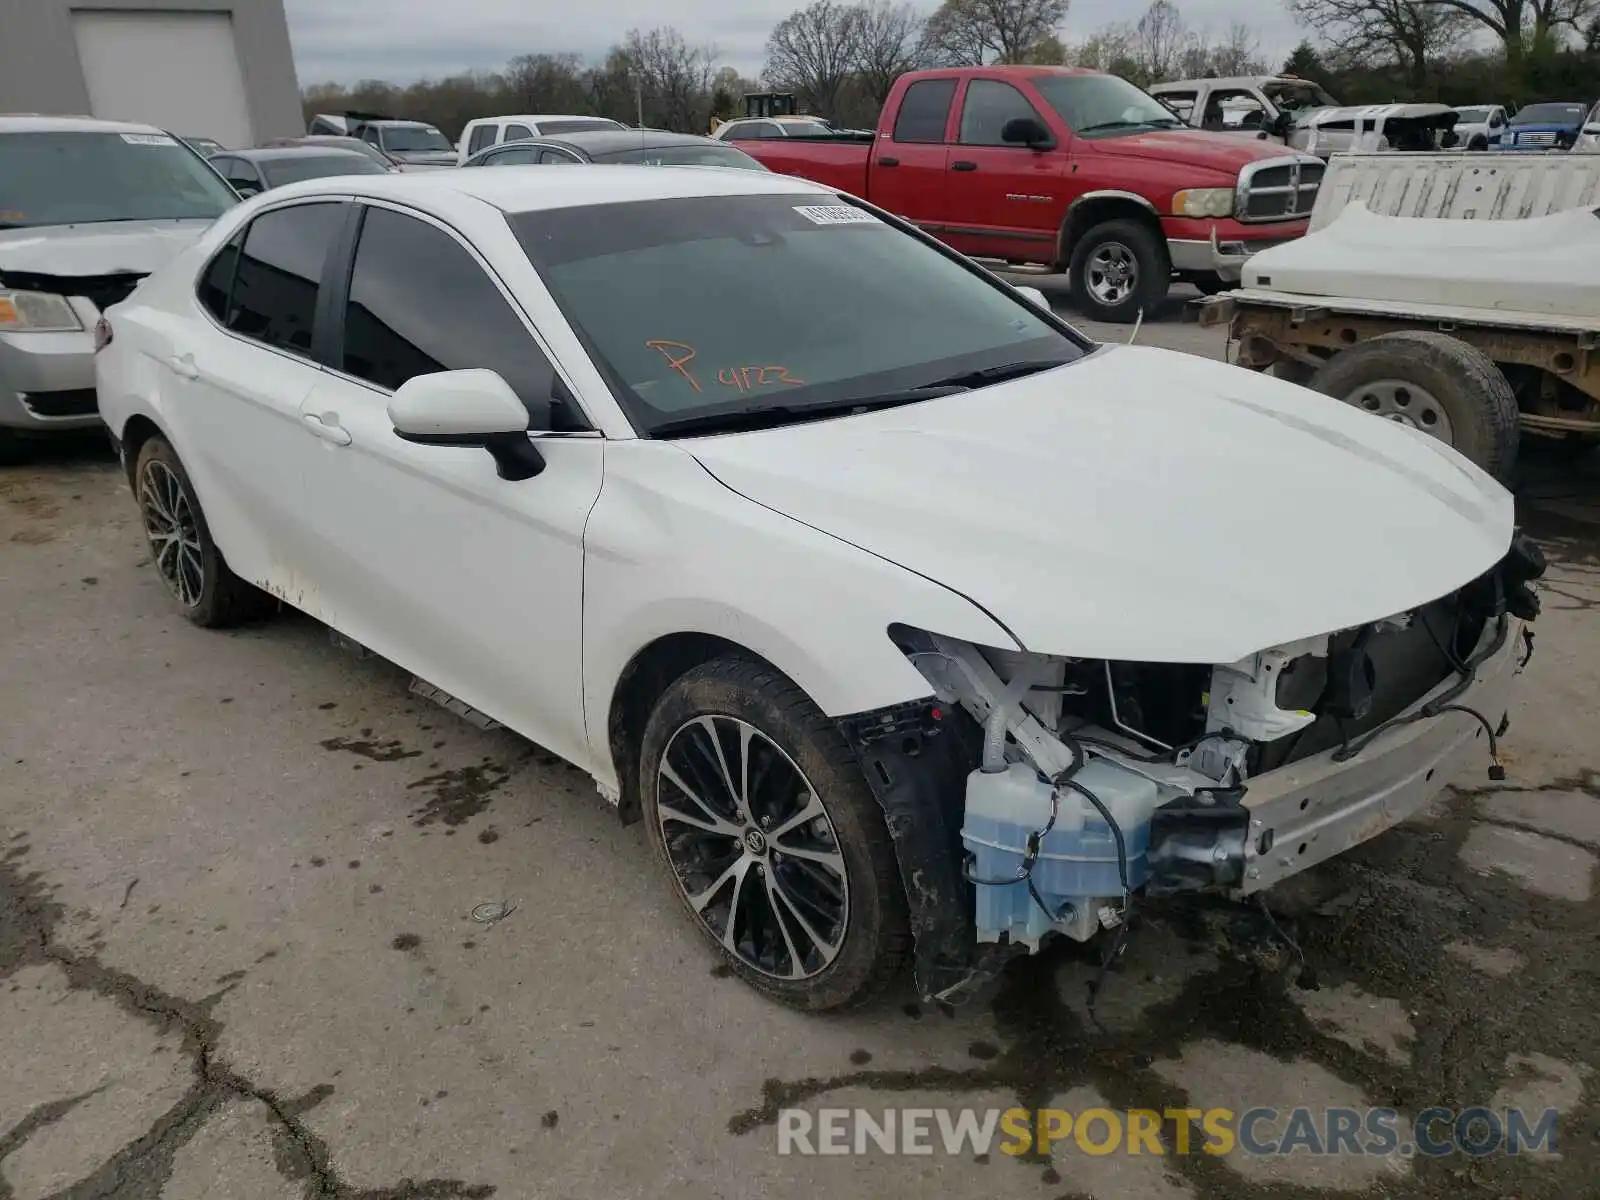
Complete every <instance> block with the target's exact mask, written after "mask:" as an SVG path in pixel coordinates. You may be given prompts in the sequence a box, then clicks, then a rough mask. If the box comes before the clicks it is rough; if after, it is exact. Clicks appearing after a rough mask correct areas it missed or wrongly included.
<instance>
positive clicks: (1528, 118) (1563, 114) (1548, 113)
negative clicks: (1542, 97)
mask: <svg viewBox="0 0 1600 1200" xmlns="http://www.w3.org/2000/svg"><path fill="white" fill-rule="evenodd" d="M1583 112H1584V109H1583V105H1581V104H1530V105H1528V106H1527V107H1526V108H1519V109H1518V110H1517V115H1516V116H1514V117H1512V118H1511V120H1512V121H1513V123H1515V124H1517V125H1576V124H1578V123H1579V122H1580V121H1582V120H1583Z"/></svg>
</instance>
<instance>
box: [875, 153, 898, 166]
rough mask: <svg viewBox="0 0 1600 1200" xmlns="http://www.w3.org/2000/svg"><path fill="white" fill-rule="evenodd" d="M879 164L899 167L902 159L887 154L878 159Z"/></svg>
mask: <svg viewBox="0 0 1600 1200" xmlns="http://www.w3.org/2000/svg"><path fill="white" fill-rule="evenodd" d="M878 165H879V166H880V167H898V166H899V165H900V160H899V159H898V158H890V157H889V156H888V155H887V154H886V155H884V156H883V157H882V158H880V159H879V160H878Z"/></svg>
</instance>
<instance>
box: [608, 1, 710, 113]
mask: <svg viewBox="0 0 1600 1200" xmlns="http://www.w3.org/2000/svg"><path fill="white" fill-rule="evenodd" d="M621 50H622V54H623V56H625V58H626V61H627V64H628V67H629V69H630V70H632V71H633V72H636V75H635V81H636V86H638V87H639V88H640V90H641V92H642V93H643V99H644V101H645V104H646V109H645V111H646V113H647V114H649V117H650V118H651V119H652V120H653V121H656V122H659V123H661V124H663V125H665V126H666V127H667V128H668V129H674V130H677V131H679V132H683V133H702V132H704V131H705V128H706V126H707V124H708V123H709V121H710V116H711V113H710V94H711V73H712V63H713V61H714V60H715V58H716V50H715V48H713V47H711V46H691V45H689V43H687V42H685V41H684V40H683V35H682V34H681V33H679V32H678V31H677V30H676V29H674V28H673V27H672V26H670V25H667V26H663V27H661V28H658V29H651V30H649V31H648V32H646V31H642V30H638V29H630V30H629V31H628V36H627V37H625V38H624V39H623V41H622V46H621Z"/></svg>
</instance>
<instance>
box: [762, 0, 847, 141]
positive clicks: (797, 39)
mask: <svg viewBox="0 0 1600 1200" xmlns="http://www.w3.org/2000/svg"><path fill="white" fill-rule="evenodd" d="M860 39H861V10H860V9H859V8H855V7H853V6H851V5H847V4H840V3H838V2H837V0H812V3H810V4H808V5H807V6H806V7H805V8H802V9H797V10H796V11H795V12H792V13H790V14H789V15H788V16H787V17H785V18H784V19H783V20H781V21H779V22H778V24H777V25H776V26H775V27H774V28H773V30H772V33H771V34H770V35H769V36H768V37H767V65H766V69H765V70H764V71H763V72H762V74H763V77H764V78H765V79H766V81H767V82H768V83H769V84H772V85H774V86H777V87H785V88H792V89H794V90H795V91H797V92H799V93H800V94H801V96H803V97H804V98H805V100H806V102H807V103H808V104H809V105H810V107H811V110H812V111H813V112H820V113H821V114H822V115H823V116H832V115H833V114H834V111H835V109H837V108H838V106H839V93H840V91H842V90H843V88H844V85H845V83H846V81H847V80H849V78H850V72H851V71H852V70H853V69H854V68H855V65H856V62H857V60H858V59H859V57H860Z"/></svg>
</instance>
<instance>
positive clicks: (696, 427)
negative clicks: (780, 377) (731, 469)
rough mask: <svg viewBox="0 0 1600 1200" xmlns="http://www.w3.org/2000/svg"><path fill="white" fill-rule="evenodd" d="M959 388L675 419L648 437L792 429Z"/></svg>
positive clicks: (913, 390) (940, 386)
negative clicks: (773, 428)
mask: <svg viewBox="0 0 1600 1200" xmlns="http://www.w3.org/2000/svg"><path fill="white" fill-rule="evenodd" d="M966 390H967V388H966V386H965V385H962V384H953V383H946V384H936V385H929V386H927V387H918V388H907V389H906V390H905V391H902V392H882V393H880V394H878V395H875V396H854V397H851V398H850V399H847V400H833V401H829V402H827V403H823V404H757V405H754V406H752V407H750V408H738V409H734V410H733V411H731V412H719V413H700V414H699V415H697V416H692V417H677V418H675V419H673V420H671V421H662V422H661V423H660V424H659V425H653V426H651V427H650V436H651V437H671V436H673V435H679V434H691V433H732V432H734V431H736V430H741V429H767V428H770V427H772V426H774V425H792V424H798V423H799V422H801V421H818V420H822V419H823V418H825V417H839V416H847V415H854V414H855V413H864V412H871V411H873V410H874V409H879V408H897V407H899V406H900V405H902V404H914V403H916V402H917V401H918V400H933V399H937V398H938V397H940V396H949V395H952V394H954V393H955V392H964V391H966Z"/></svg>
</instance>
